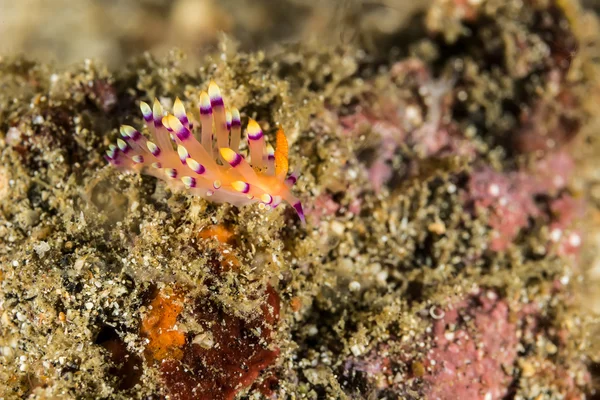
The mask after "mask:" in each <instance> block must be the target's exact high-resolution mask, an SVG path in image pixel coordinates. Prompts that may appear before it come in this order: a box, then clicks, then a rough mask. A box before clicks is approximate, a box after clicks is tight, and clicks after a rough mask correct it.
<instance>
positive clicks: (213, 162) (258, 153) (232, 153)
mask: <svg viewBox="0 0 600 400" xmlns="http://www.w3.org/2000/svg"><path fill="white" fill-rule="evenodd" d="M140 108H141V110H142V114H143V116H144V120H145V121H146V126H147V128H148V131H149V133H150V136H151V138H152V141H150V140H148V139H147V138H146V137H145V136H144V135H142V134H141V133H140V132H139V131H138V130H136V129H135V128H134V127H132V126H129V125H123V126H121V129H120V132H121V136H122V137H123V139H118V140H117V145H116V146H115V145H111V146H110V148H109V150H107V151H106V159H107V160H108V161H109V162H110V163H111V164H112V165H114V166H115V167H117V168H119V169H121V170H124V171H134V172H141V173H144V174H147V175H152V176H155V177H156V178H159V179H163V180H165V181H166V182H167V184H168V185H169V187H171V188H172V189H175V190H187V191H189V192H190V193H192V194H194V195H197V196H200V197H203V198H206V199H210V200H211V201H214V202H219V203H223V202H227V203H230V204H233V205H235V206H242V205H246V204H250V203H254V202H258V203H259V207H260V208H261V209H267V210H268V209H271V208H275V207H277V206H278V205H279V204H281V202H282V201H287V202H288V203H289V204H290V205H291V206H292V207H293V208H294V209H295V210H296V212H297V213H298V216H299V217H300V219H301V221H302V222H303V223H304V212H303V210H302V204H301V203H300V200H299V199H298V198H296V197H295V196H294V195H293V194H292V192H291V187H292V186H293V185H294V184H295V183H296V179H297V176H296V175H295V174H293V173H292V174H290V175H289V176H288V168H289V164H288V143H287V139H286V137H285V133H284V131H283V128H281V127H279V129H278V130H277V134H276V148H275V149H273V147H272V146H271V145H270V144H267V143H266V142H265V137H264V133H263V131H262V129H261V127H260V125H259V124H258V123H257V122H256V121H255V120H253V119H250V120H249V122H248V126H247V128H246V134H247V136H248V150H249V155H250V162H248V161H246V159H245V158H244V156H243V155H242V154H240V141H241V133H242V128H241V119H240V113H239V111H238V109H237V108H231V109H227V108H225V103H224V101H223V96H222V95H221V91H220V89H219V87H218V86H217V85H216V83H214V82H211V83H210V84H209V86H208V93H207V92H202V93H201V94H200V107H199V115H200V118H199V120H200V125H201V129H200V135H201V136H200V141H198V140H197V139H196V138H195V137H194V135H193V131H194V126H195V125H197V123H196V121H194V118H193V117H192V116H191V115H188V113H186V111H185V108H184V106H183V103H182V102H181V100H179V98H177V99H176V100H175V103H174V105H173V114H168V113H167V115H163V107H162V106H161V104H160V102H159V101H158V100H156V99H155V100H154V104H153V107H152V108H150V106H149V105H148V104H147V103H145V102H141V103H140ZM173 144H175V145H176V149H175V148H174V146H173ZM215 144H216V146H215Z"/></svg>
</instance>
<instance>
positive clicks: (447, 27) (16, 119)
mask: <svg viewBox="0 0 600 400" xmlns="http://www.w3.org/2000/svg"><path fill="white" fill-rule="evenodd" d="M501 3H502V4H501V6H499V7H497V5H498V4H499V3H498V2H497V1H494V0H484V1H481V2H465V1H441V0H440V1H434V2H433V3H432V4H431V5H430V6H429V8H428V9H427V10H424V11H423V13H424V15H418V16H416V17H415V19H413V20H411V21H410V22H409V23H407V25H406V26H402V27H397V29H396V30H393V31H390V32H388V33H387V34H385V35H375V36H373V40H374V41H373V42H371V46H370V47H374V48H376V49H377V51H376V53H368V54H365V53H364V51H362V49H357V48H356V47H353V45H344V46H339V47H336V48H335V49H332V48H330V47H327V46H311V45H309V44H306V43H305V44H303V45H301V46H297V47H294V48H292V47H286V50H285V51H283V52H275V53H249V54H244V53H234V52H232V51H231V49H232V47H231V46H232V42H230V41H223V42H222V47H220V50H219V51H218V52H215V54H213V56H214V57H212V58H211V59H210V60H206V61H202V63H200V64H194V63H192V61H191V60H190V59H187V61H186V60H185V59H184V57H183V55H182V54H181V53H178V52H173V53H172V54H171V56H170V57H169V58H167V59H165V60H158V59H155V58H152V57H151V56H145V57H142V58H139V59H136V60H132V62H131V64H129V65H128V66H126V67H123V68H120V69H119V70H118V71H115V72H109V71H107V70H106V69H104V68H103V67H102V66H101V65H100V64H96V63H94V62H86V63H82V64H79V65H76V66H73V67H70V68H68V69H66V70H61V71H58V70H55V69H53V68H52V67H49V66H46V65H42V64H37V63H31V62H23V61H19V60H7V59H3V60H1V61H0V87H1V88H2V90H0V201H1V204H0V394H1V395H3V396H4V397H5V398H23V397H27V396H30V397H31V398H50V397H58V396H61V395H64V394H66V396H70V397H72V398H78V397H82V396H90V397H98V398H116V399H119V398H149V397H153V396H158V397H160V396H172V397H175V398H182V399H184V398H198V396H199V394H198V391H201V392H203V393H204V394H203V395H204V396H205V397H206V398H223V399H230V398H234V397H235V396H273V397H279V398H287V397H296V398H308V399H318V398H353V397H354V398H369V397H372V398H380V397H389V398H396V397H404V398H409V399H410V398H422V397H435V396H438V397H444V396H452V395H457V394H458V393H462V394H463V397H467V396H470V395H473V393H474V391H473V390H475V391H477V392H478V393H477V394H478V395H480V396H481V397H484V398H485V396H486V395H488V393H489V395H488V396H492V398H495V397H501V396H502V397H519V398H537V397H539V396H545V397H546V398H553V399H554V398H555V399H559V398H566V397H569V396H570V398H582V397H583V396H584V395H585V394H591V393H592V391H593V382H595V379H597V378H596V376H595V375H593V374H597V373H598V372H597V370H594V369H593V368H588V366H589V365H592V366H593V365H597V364H593V363H594V362H595V363H598V362H599V361H600V360H598V357H597V354H598V344H597V343H594V341H593V339H594V337H595V336H594V334H595V333H596V332H598V325H597V318H596V317H594V316H593V314H592V313H591V312H589V311H587V308H586V307H588V306H589V307H590V308H593V306H594V305H593V302H591V301H587V299H588V298H587V297H583V295H584V294H586V293H589V292H591V291H592V290H591V289H590V288H592V289H593V287H594V286H592V285H591V284H590V282H597V281H594V279H598V278H597V277H598V276H600V275H598V272H597V270H598V267H597V265H598V261H597V255H596V254H595V251H594V250H593V249H594V247H593V246H594V241H598V238H597V237H598V234H597V232H598V229H597V225H598V220H597V216H598V212H597V210H598V209H599V208H600V200H599V199H600V194H599V193H600V191H599V190H597V189H598V187H600V186H599V184H598V182H599V179H598V176H597V162H596V161H595V160H597V155H598V154H600V148H599V147H598V143H597V140H596V139H595V137H596V135H595V132H596V131H597V122H594V119H595V118H596V119H597V117H596V114H595V113H597V104H598V97H597V96H598V91H597V82H598V81H597V77H596V68H597V65H596V64H595V61H594V60H595V57H596V55H597V54H598V53H597V46H596V43H595V41H596V38H597V31H596V33H590V32H593V31H594V29H595V28H594V29H591V28H590V27H593V26H594V24H592V23H590V22H589V21H593V20H594V18H595V17H593V16H591V15H589V14H585V12H584V11H582V10H580V9H578V7H577V4H576V2H574V1H566V0H565V1H563V0H561V1H543V2H539V1H519V0H514V1H513V0H509V1H505V2H501ZM359 11H360V10H359ZM363 11H364V13H366V14H368V15H377V14H371V12H374V11H372V10H363ZM359 14H360V13H359V12H358V11H357V15H359ZM586 21H587V22H586ZM583 23H586V25H585V27H586V29H583V28H582V27H581V26H580V25H578V24H583ZM361 26H362V25H361ZM584 34H585V37H583V36H582V35H584ZM369 35H370V34H369V32H359V37H360V38H361V40H362V39H365V38H367V37H369ZM592 39H593V40H592ZM378 40H380V41H378ZM358 43H361V42H360V41H358ZM353 44H355V43H353ZM388 46H389V47H388ZM394 46H395V47H397V49H398V51H397V52H396V51H395V50H393V49H391V48H393V47H394ZM333 50H335V51H333ZM382 54H385V55H386V56H385V57H381V55H382ZM197 66H199V68H197V69H194V68H196V67H197ZM208 77H211V78H214V79H215V80H216V81H217V82H218V84H219V86H220V87H221V89H222V90H223V92H224V95H226V96H227V98H229V99H231V100H232V102H233V103H235V104H247V106H246V107H245V108H244V109H243V110H241V111H242V118H243V119H247V118H254V119H257V120H259V121H261V124H263V126H264V127H267V126H269V127H271V128H274V127H275V126H277V125H278V124H282V125H283V126H285V127H289V128H288V129H287V133H288V135H289V136H288V138H289V155H290V167H291V168H292V169H293V170H295V171H298V172H299V173H300V177H299V180H298V184H297V187H298V192H299V194H300V197H301V199H302V201H303V203H306V205H307V207H306V209H307V226H306V227H301V226H300V225H299V224H298V221H297V219H295V217H294V215H293V210H290V209H284V208H279V207H278V208H277V209H275V210H272V211H270V212H265V211H264V210H259V209H258V208H257V207H254V206H250V207H243V208H240V209H238V208H235V207H232V206H230V205H217V204H213V203H211V202H209V201H205V200H202V199H197V198H194V197H193V196H187V195H185V194H180V193H171V192H170V191H169V190H167V189H166V188H165V186H164V185H163V184H161V183H160V182H158V181H157V180H156V179H154V178H149V177H146V176H143V177H140V176H135V175H128V174H121V173H118V172H117V171H114V170H112V169H111V168H110V167H108V166H106V165H105V163H104V161H103V159H102V154H103V152H104V151H105V150H106V147H107V146H108V144H109V143H110V142H113V141H114V139H115V138H116V137H117V135H118V131H117V127H118V126H119V125H120V124H123V123H127V124H134V125H136V126H139V125H141V121H140V120H138V118H139V116H138V114H139V113H138V110H137V103H138V102H139V101H140V100H143V101H149V100H150V101H151V100H152V99H153V98H154V97H159V98H161V101H164V102H165V103H168V102H169V100H173V99H174V98H175V96H180V95H181V96H182V97H185V98H186V99H188V100H189V103H190V104H189V105H190V106H191V105H193V104H196V103H197V100H198V89H199V88H201V87H204V86H205V85H206V84H207V80H208V79H209V78H208ZM590 121H591V122H590ZM272 131H273V129H270V130H266V129H265V132H267V134H266V137H267V139H268V141H269V142H270V143H273V142H274V141H275V135H274V132H272ZM588 217H589V218H588ZM594 271H596V272H594ZM594 274H596V275H595V276H596V278H594ZM586 285H589V286H586ZM595 318H596V319H595ZM473 360H476V361H477V363H474V362H473ZM449 370H453V371H456V373H457V375H456V379H455V378H453V377H449V376H448V375H447V374H446V372H447V371H449ZM594 371H596V372H594ZM590 374H592V375H590ZM473 381H475V382H477V384H476V385H472V384H471V382H473ZM451 384H454V389H455V392H452V389H448V387H449V385H451ZM195 388H196V389H195ZM194 390H196V391H194ZM479 392H481V393H479Z"/></svg>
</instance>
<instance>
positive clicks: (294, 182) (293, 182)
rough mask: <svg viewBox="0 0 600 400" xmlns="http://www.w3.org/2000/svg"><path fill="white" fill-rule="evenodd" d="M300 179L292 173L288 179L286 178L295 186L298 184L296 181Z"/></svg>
mask: <svg viewBox="0 0 600 400" xmlns="http://www.w3.org/2000/svg"><path fill="white" fill-rule="evenodd" d="M297 180H298V179H297V178H296V177H295V176H294V175H290V176H288V177H287V179H286V180H285V181H286V182H287V183H288V184H289V185H290V186H293V185H295V184H296V181H297Z"/></svg>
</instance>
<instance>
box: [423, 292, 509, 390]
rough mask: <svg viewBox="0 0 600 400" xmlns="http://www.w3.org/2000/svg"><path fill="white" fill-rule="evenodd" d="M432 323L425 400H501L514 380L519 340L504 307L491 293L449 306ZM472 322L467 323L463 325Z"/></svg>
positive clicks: (505, 305)
mask: <svg viewBox="0 0 600 400" xmlns="http://www.w3.org/2000/svg"><path fill="white" fill-rule="evenodd" d="M440 315H442V317H441V318H440V319H438V320H437V321H436V322H435V323H434V325H433V338H434V348H433V350H432V351H431V352H430V353H428V354H427V358H426V359H425V361H424V363H423V364H424V366H425V368H426V369H427V371H429V372H428V373H427V374H425V375H424V377H423V379H424V381H425V387H426V389H425V398H427V399H435V400H446V399H501V398H504V396H505V395H507V393H508V388H509V386H510V383H511V381H512V379H513V378H512V376H511V375H510V374H508V373H507V372H506V370H505V368H509V369H510V367H511V366H512V365H513V364H514V363H515V360H516V357H517V352H518V345H519V337H518V335H517V332H518V328H517V326H516V323H514V322H512V321H511V318H510V316H509V307H508V304H507V303H506V302H505V301H504V300H502V299H499V298H498V296H497V294H496V293H495V292H494V291H487V292H485V293H480V294H477V295H474V296H472V297H470V298H469V299H467V300H464V301H462V302H460V303H457V304H455V305H454V306H453V307H449V308H447V309H446V310H445V312H444V313H442V314H440ZM467 320H468V321H470V322H469V323H468V324H466V323H465V322H464V321H467Z"/></svg>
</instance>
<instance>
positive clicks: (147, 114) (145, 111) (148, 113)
mask: <svg viewBox="0 0 600 400" xmlns="http://www.w3.org/2000/svg"><path fill="white" fill-rule="evenodd" d="M140 110H142V115H143V116H144V121H146V122H150V121H152V109H151V108H150V106H149V105H148V103H146V102H144V101H142V102H141V103H140Z"/></svg>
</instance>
